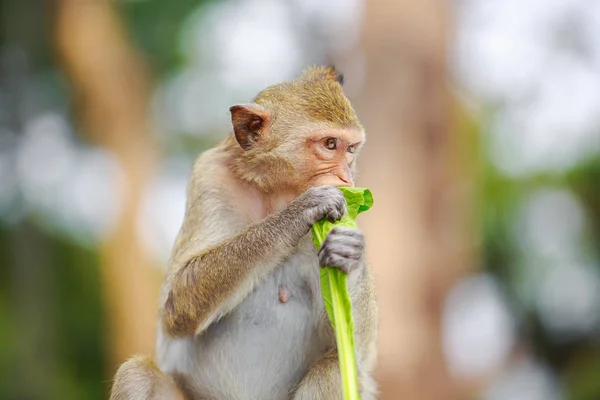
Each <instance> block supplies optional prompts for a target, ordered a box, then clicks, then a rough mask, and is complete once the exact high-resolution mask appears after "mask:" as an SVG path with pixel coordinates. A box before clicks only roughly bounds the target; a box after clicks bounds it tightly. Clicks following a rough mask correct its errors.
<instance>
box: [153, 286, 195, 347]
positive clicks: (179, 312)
mask: <svg viewBox="0 0 600 400" xmlns="http://www.w3.org/2000/svg"><path fill="white" fill-rule="evenodd" d="M176 303H177V302H176V300H175V296H174V294H173V292H172V291H171V292H169V294H168V295H167V298H166V300H165V302H164V304H163V307H162V312H161V322H162V326H163V330H164V331H165V333H167V334H168V335H169V336H172V337H182V336H190V335H193V334H194V331H195V330H196V326H197V325H198V320H197V318H195V315H194V312H193V310H191V311H192V312H189V311H190V310H184V309H181V307H177V304H176Z"/></svg>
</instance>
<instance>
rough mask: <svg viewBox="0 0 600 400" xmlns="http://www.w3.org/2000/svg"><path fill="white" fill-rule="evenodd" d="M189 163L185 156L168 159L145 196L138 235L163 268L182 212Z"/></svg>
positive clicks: (178, 226)
mask: <svg viewBox="0 0 600 400" xmlns="http://www.w3.org/2000/svg"><path fill="white" fill-rule="evenodd" d="M191 168H192V166H191V165H190V163H189V160H188V159H185V158H174V159H171V160H168V162H167V163H166V164H165V166H164V169H163V170H162V171H161V172H160V173H159V175H158V177H157V178H156V179H155V180H154V182H152V184H151V185H150V187H149V188H148V191H147V193H146V195H145V198H144V204H143V206H142V209H141V218H139V219H138V221H139V234H140V237H141V238H142V241H143V243H144V245H145V246H146V248H147V249H148V250H149V251H150V252H151V253H152V254H153V255H154V256H155V257H156V259H157V260H158V261H159V262H160V263H161V265H162V266H163V267H166V266H167V261H168V259H169V256H170V254H171V250H172V248H173V244H174V243H175V239H176V237H177V233H179V229H180V228H181V224H182V222H183V216H184V214H185V203H186V195H187V193H186V192H187V185H188V175H189V173H190V172H191Z"/></svg>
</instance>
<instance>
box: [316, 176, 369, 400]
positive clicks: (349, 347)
mask: <svg viewBox="0 0 600 400" xmlns="http://www.w3.org/2000/svg"><path fill="white" fill-rule="evenodd" d="M340 190H341V191H342V192H343V193H344V197H345V198H346V206H347V207H346V208H347V212H346V214H345V215H344V216H343V217H342V219H341V220H340V221H337V222H335V223H331V222H329V221H328V220H327V219H325V218H324V219H322V220H321V221H319V222H317V223H316V224H314V225H313V227H312V235H313V243H314V244H315V246H316V247H317V249H320V248H321V245H322V244H323V242H324V241H325V238H326V237H327V235H328V234H329V232H330V231H331V230H332V229H333V228H334V227H336V226H343V227H346V228H353V229H356V216H357V215H358V214H359V213H361V212H363V211H366V210H368V209H369V208H371V206H372V205H373V196H372V195H371V192H370V191H369V189H364V188H353V187H343V188H340ZM346 280H347V275H346V274H345V273H344V272H342V271H340V270H339V269H337V268H331V267H325V268H322V269H321V294H322V295H323V303H324V305H325V310H326V311H327V315H328V316H329V320H330V321H331V324H332V326H333V330H334V332H335V341H336V344H337V350H338V359H339V365H340V375H341V382H342V392H343V394H344V400H359V399H360V395H359V392H358V372H357V365H356V348H355V346H354V320H353V318H352V302H351V300H350V293H349V292H348V287H347V282H346Z"/></svg>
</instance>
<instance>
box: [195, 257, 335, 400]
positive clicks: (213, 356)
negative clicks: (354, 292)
mask: <svg viewBox="0 0 600 400" xmlns="http://www.w3.org/2000/svg"><path fill="white" fill-rule="evenodd" d="M293 268H297V265H291V266H290V265H286V266H284V267H282V268H281V269H280V270H278V271H275V272H274V273H273V274H272V275H271V276H269V277H267V279H266V280H265V281H264V282H263V283H262V284H261V285H259V286H258V287H257V288H256V289H255V291H254V292H253V293H251V294H250V295H249V296H248V297H247V298H246V299H245V300H244V301H243V302H242V303H241V304H240V305H239V306H238V307H237V308H236V309H235V310H234V311H233V312H231V313H230V314H229V315H227V316H226V317H224V318H223V319H221V320H220V321H219V322H217V323H215V324H214V325H212V326H211V327H210V328H208V329H207V331H206V332H205V334H203V335H202V336H201V337H200V338H198V339H197V340H196V342H195V343H194V345H195V346H194V347H195V348H194V349H193V350H192V349H190V350H192V351H194V353H195V360H193V368H192V371H193V372H192V371H191V372H192V374H190V375H189V376H188V377H187V379H186V381H187V384H191V386H193V387H194V388H195V389H196V390H197V391H198V392H199V393H201V396H200V398H202V399H204V398H208V399H218V400H271V399H272V400H284V399H288V398H289V392H290V390H292V389H293V388H294V387H295V386H296V385H297V384H298V383H299V382H300V380H301V379H302V377H303V376H304V375H305V374H306V372H307V371H308V369H309V367H310V366H311V365H312V364H313V363H314V362H315V361H316V360H317V359H318V358H319V356H320V355H321V354H323V353H324V351H325V345H324V343H322V342H321V339H320V338H319V335H318V326H317V323H318V319H319V315H320V310H322V306H320V307H319V305H320V304H321V303H320V302H319V300H320V297H318V296H320V295H319V288H318V287H316V288H315V287H314V283H315V281H316V282H318V276H316V275H315V281H313V282H307V281H306V280H305V279H303V278H302V277H300V276H298V272H297V270H296V271H295V272H291V271H290V269H293ZM314 271H315V274H316V271H318V267H315V268H314ZM311 281H312V279H311ZM317 285H318V283H317ZM281 288H284V289H285V290H284V292H283V293H282V291H281V290H280V289H281ZM203 396H204V397H203Z"/></svg>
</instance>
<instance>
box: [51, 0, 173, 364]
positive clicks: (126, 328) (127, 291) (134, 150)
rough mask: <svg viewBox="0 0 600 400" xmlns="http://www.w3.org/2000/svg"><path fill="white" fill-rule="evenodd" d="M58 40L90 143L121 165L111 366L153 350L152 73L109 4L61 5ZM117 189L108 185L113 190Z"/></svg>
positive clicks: (109, 294)
mask: <svg viewBox="0 0 600 400" xmlns="http://www.w3.org/2000/svg"><path fill="white" fill-rule="evenodd" d="M54 6H55V18H56V19H55V31H54V34H55V40H56V46H57V50H58V54H59V56H60V59H61V62H62V67H63V69H64V71H65V73H66V75H67V76H68V78H69V79H70V81H71V84H72V87H73V91H74V95H75V99H76V105H77V110H78V112H79V114H80V117H81V120H82V122H83V127H84V131H85V132H86V133H87V134H88V136H89V138H90V140H91V141H92V142H93V143H94V144H96V145H99V146H102V147H104V148H105V149H107V150H108V151H110V152H111V153H112V154H114V155H116V157H117V160H118V162H119V164H120V167H121V172H122V182H121V187H120V188H119V189H120V190H119V191H115V193H116V194H119V195H120V199H119V200H120V202H119V203H120V207H121V208H120V215H119V219H118V221H117V223H116V226H114V227H113V229H112V231H111V232H110V233H109V235H108V237H107V238H106V240H105V242H104V243H103V245H102V248H101V267H102V269H103V273H104V282H105V295H106V306H107V316H108V318H109V320H108V322H109V324H110V325H109V327H108V329H109V343H110V348H112V354H110V355H109V358H110V360H109V361H110V364H109V365H111V366H113V367H114V366H115V365H116V364H117V363H119V362H120V361H122V360H123V359H125V358H126V357H129V356H131V355H132V354H133V353H137V352H144V353H149V352H151V351H152V350H153V348H154V337H155V324H156V310H157V304H156V303H157V298H158V294H159V285H160V281H161V274H160V273H159V271H158V270H157V269H155V268H154V267H153V263H152V260H151V259H150V257H149V256H148V254H147V252H146V251H145V250H144V249H143V247H142V243H141V241H140V238H139V235H138V226H139V224H138V218H139V216H140V208H141V203H142V199H143V194H144V190H145V188H146V186H147V184H148V182H149V180H150V179H151V177H152V175H153V173H154V168H155V162H156V157H157V148H156V147H157V146H156V143H155V140H154V137H153V135H152V129H151V126H150V124H149V118H148V113H147V109H148V101H149V93H150V88H149V82H148V74H147V71H146V69H145V68H144V65H143V64H142V62H141V60H140V57H139V55H138V54H137V53H136V51H135V50H134V49H133V47H132V46H131V45H130V43H129V42H128V40H127V35H126V32H125V31H124V28H123V26H122V25H121V23H120V21H119V20H118V19H117V15H116V13H115V12H114V10H113V6H112V5H111V2H110V1H109V0H56V1H55V3H54ZM113 189H114V188H106V190H113Z"/></svg>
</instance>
